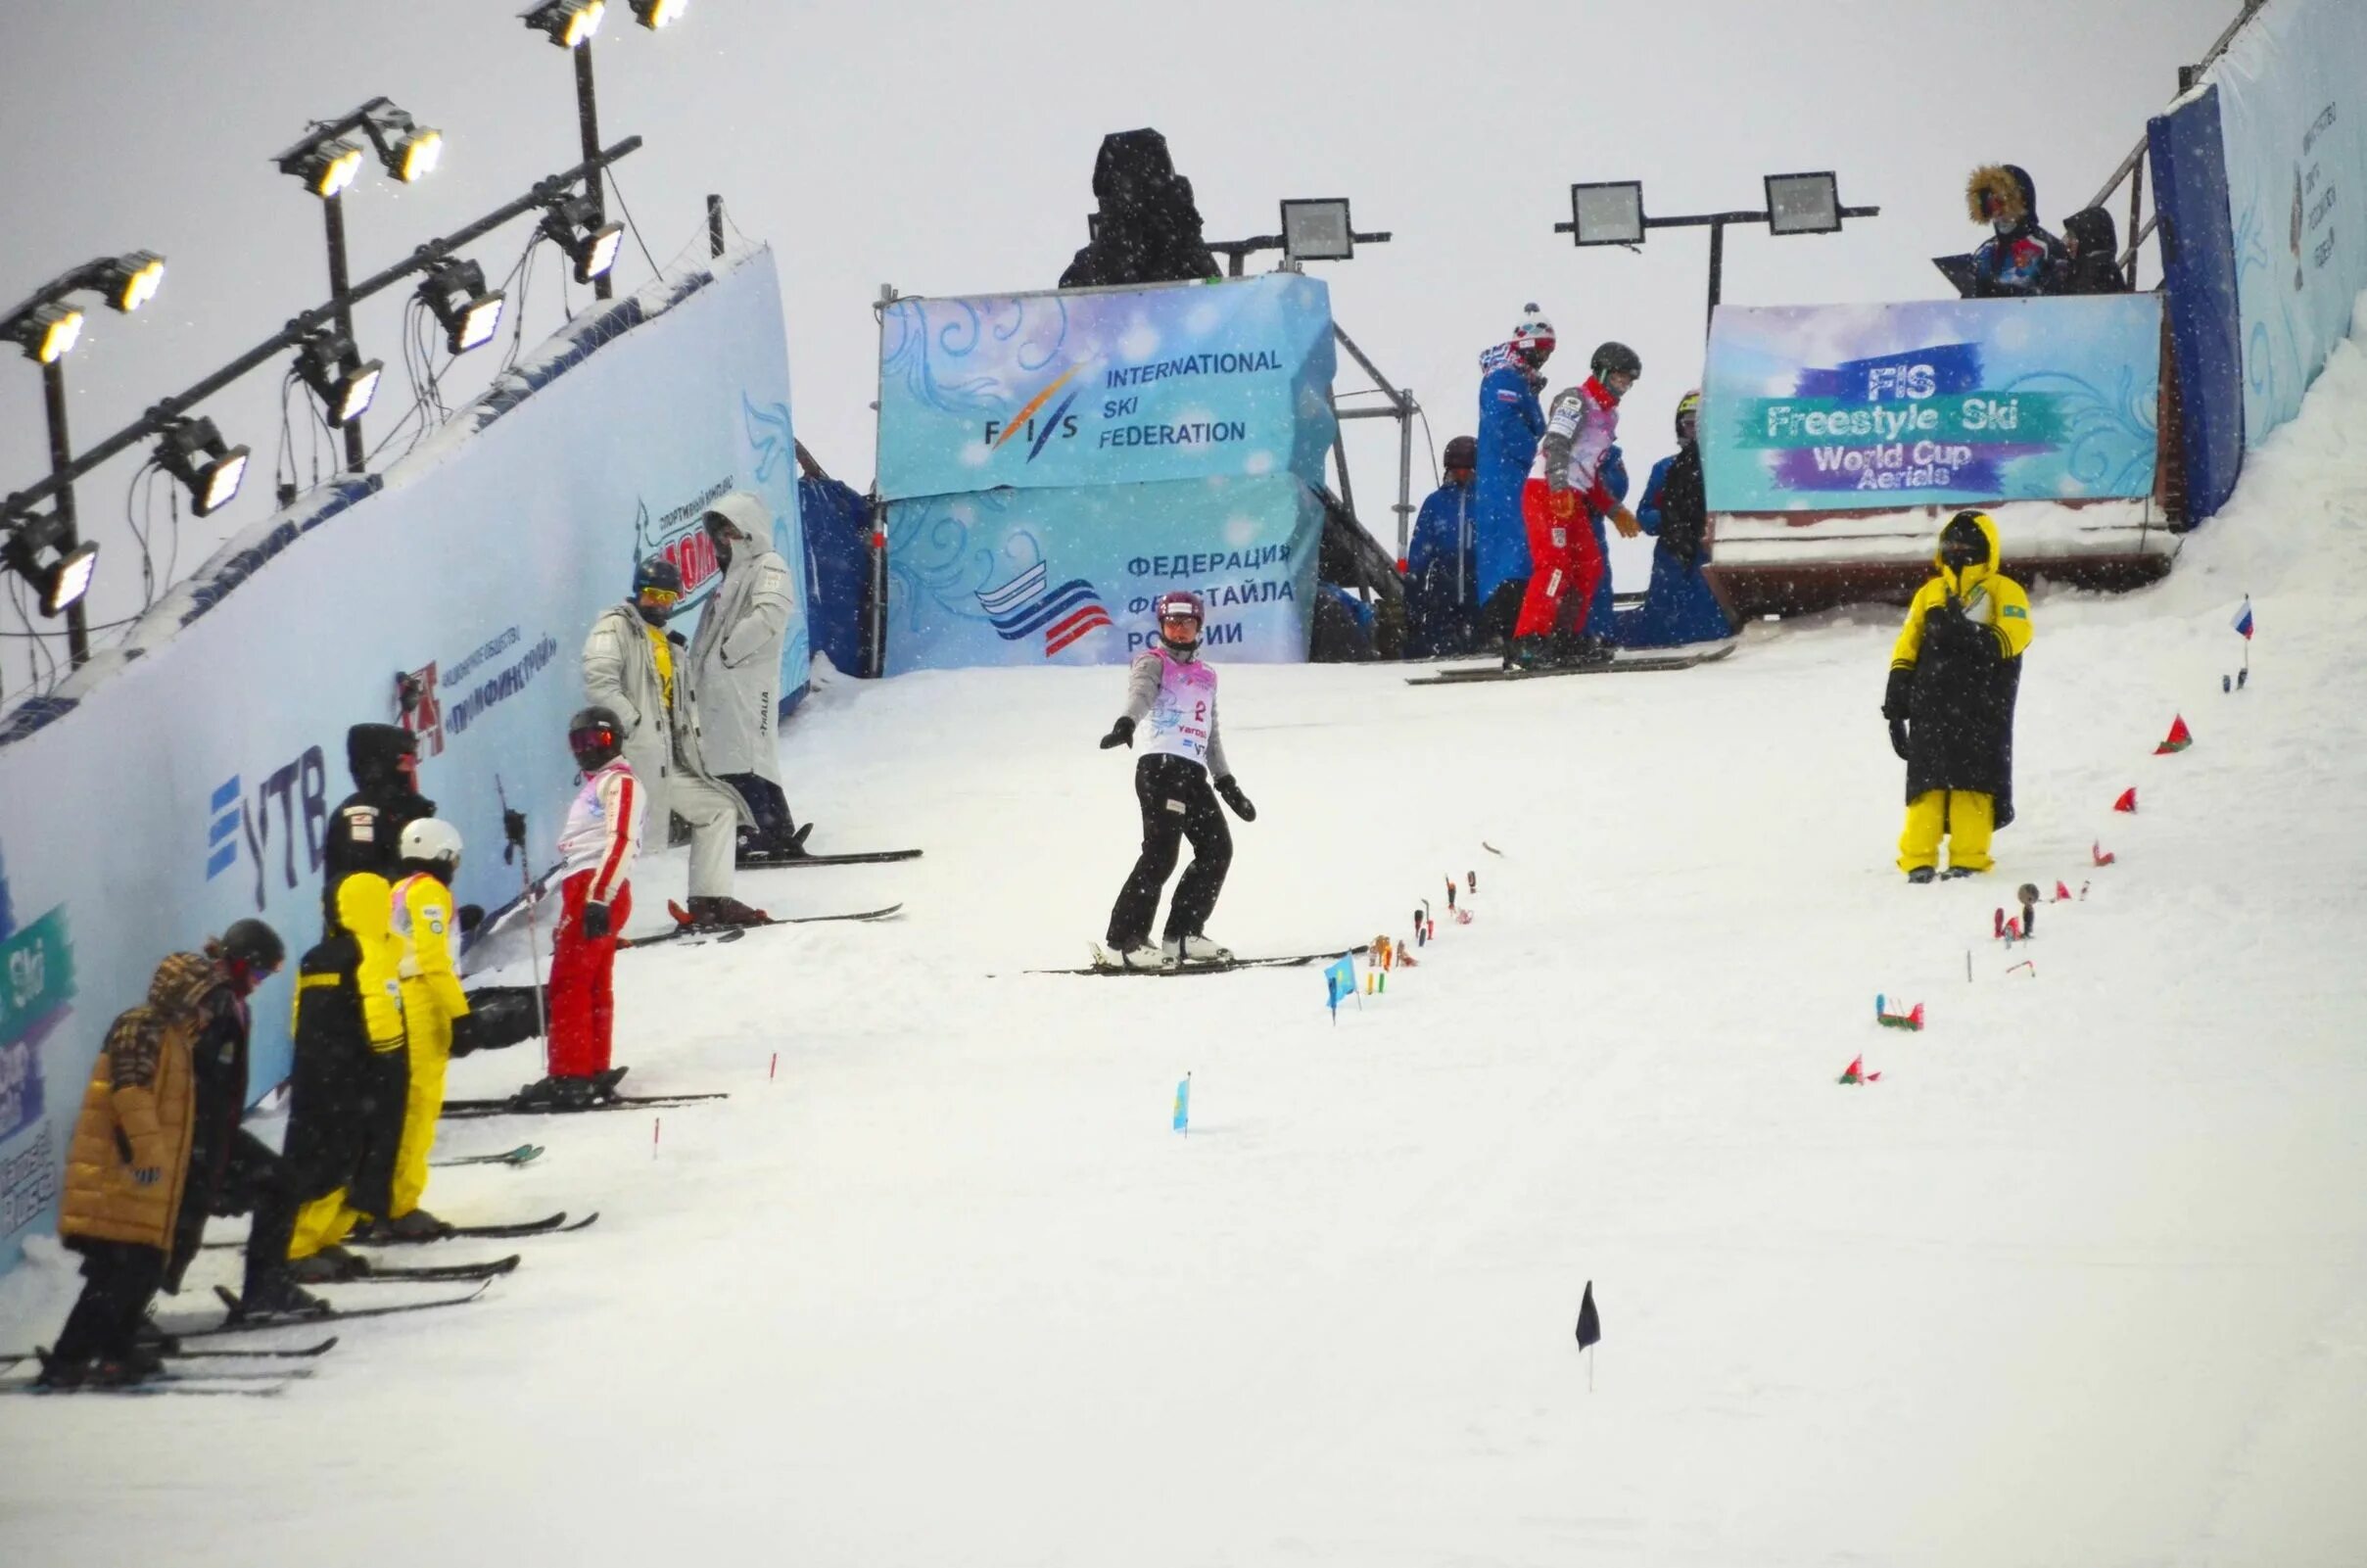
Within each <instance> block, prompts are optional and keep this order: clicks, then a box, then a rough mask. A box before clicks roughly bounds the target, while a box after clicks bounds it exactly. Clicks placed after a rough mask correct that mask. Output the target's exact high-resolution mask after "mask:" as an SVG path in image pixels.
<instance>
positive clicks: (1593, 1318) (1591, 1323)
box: [1578, 1280, 1603, 1351]
mask: <svg viewBox="0 0 2367 1568" xmlns="http://www.w3.org/2000/svg"><path fill="white" fill-rule="evenodd" d="M1602 1337H1603V1320H1602V1318H1601V1317H1600V1316H1599V1315H1598V1314H1597V1313H1596V1312H1595V1310H1594V1281H1592V1280H1587V1281H1586V1297H1585V1299H1584V1300H1582V1301H1581V1302H1580V1303H1579V1304H1578V1348H1579V1349H1580V1350H1582V1351H1583V1350H1585V1349H1586V1347H1587V1346H1589V1345H1592V1344H1593V1343H1594V1342H1595V1341H1596V1340H1599V1339H1601V1338H1602Z"/></svg>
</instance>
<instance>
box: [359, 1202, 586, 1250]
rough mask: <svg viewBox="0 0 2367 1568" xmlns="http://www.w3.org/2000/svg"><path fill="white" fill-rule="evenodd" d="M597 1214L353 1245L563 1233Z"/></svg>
mask: <svg viewBox="0 0 2367 1568" xmlns="http://www.w3.org/2000/svg"><path fill="white" fill-rule="evenodd" d="M599 1217H600V1216H599V1212H598V1211H596V1210H595V1211H593V1212H591V1213H589V1214H586V1215H585V1216H584V1217H583V1218H581V1219H579V1220H577V1221H576V1222H575V1223H574V1224H572V1225H571V1224H569V1223H567V1214H566V1212H565V1211H563V1210H562V1211H561V1212H558V1213H555V1214H545V1215H544V1216H543V1217H542V1218H541V1219H525V1220H520V1221H519V1222H517V1223H516V1224H513V1225H454V1226H453V1227H452V1228H451V1229H450V1231H449V1232H447V1233H446V1234H445V1235H442V1236H385V1237H377V1236H364V1237H357V1238H355V1242H354V1245H355V1246H356V1247H418V1246H424V1245H426V1244H427V1243H429V1242H432V1241H456V1240H458V1239H459V1238H461V1237H464V1236H484V1237H505V1236H564V1235H566V1234H568V1233H569V1232H570V1231H577V1230H582V1229H584V1228H585V1227H587V1226H589V1225H590V1224H591V1223H592V1221H593V1220H595V1219H597V1218H599Z"/></svg>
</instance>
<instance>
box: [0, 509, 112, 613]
mask: <svg viewBox="0 0 2367 1568" xmlns="http://www.w3.org/2000/svg"><path fill="white" fill-rule="evenodd" d="M69 533H70V530H69V529H68V527H67V524H66V519H65V518H63V517H61V516H59V515H58V514H57V513H56V512H54V511H52V512H47V513H44V514H42V515H40V516H37V517H26V518H24V520H23V521H22V522H20V523H19V524H18V526H17V528H16V530H15V531H14V532H13V533H11V534H10V535H9V536H8V539H7V541H6V542H5V543H4V544H0V564H4V565H6V566H7V567H8V568H9V569H10V570H11V571H14V572H15V573H16V574H17V575H18V576H20V577H22V578H24V580H25V581H26V582H27V583H30V584H31V585H32V586H33V592H34V593H35V594H37V595H38V596H39V598H40V603H41V613H42V614H43V615H51V616H55V615H63V614H64V613H65V612H66V609H67V606H69V605H71V604H75V603H78V602H80V600H81V598H82V595H83V594H87V593H89V592H90V579H91V576H92V574H94V573H95V572H96V571H97V570H98V566H99V546H96V545H88V544H84V545H76V546H72V547H71V548H68V547H67V546H66V540H67V537H68V535H69Z"/></svg>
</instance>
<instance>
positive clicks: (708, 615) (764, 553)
mask: <svg viewBox="0 0 2367 1568" xmlns="http://www.w3.org/2000/svg"><path fill="white" fill-rule="evenodd" d="M704 521H705V526H706V530H707V534H708V537H709V538H711V539H712V540H714V542H715V555H716V559H717V560H718V561H720V562H721V563H722V564H723V572H724V575H723V581H722V582H721V583H719V584H717V585H716V588H715V592H714V593H713V594H711V595H709V597H708V599H707V606H706V609H705V610H704V611H703V612H701V614H700V615H699V618H698V630H697V631H696V632H695V633H693V634H692V635H691V638H690V659H689V677H690V704H691V711H692V712H694V713H696V714H697V715H698V755H699V760H700V761H701V762H702V763H704V764H705V765H706V767H707V768H708V770H709V771H710V772H712V773H713V774H714V775H715V777H716V778H718V779H720V780H722V781H723V782H724V783H725V784H730V785H731V786H732V787H733V788H734V789H736V790H738V791H739V796H740V798H741V799H742V800H744V801H746V802H747V805H748V809H749V811H750V812H752V813H753V814H754V815H755V818H756V826H755V827H754V828H753V829H743V830H742V831H741V832H740V833H739V850H740V853H741V854H742V855H743V856H745V855H748V854H750V853H751V852H753V853H756V854H758V855H769V856H789V855H799V854H803V853H804V837H805V835H804V833H803V832H800V831H798V830H797V829H796V826H795V824H793V823H792V822H791V821H790V820H789V803H788V798H787V797H786V796H785V795H783V794H782V793H781V745H780V739H781V736H780V732H779V729H778V725H779V721H780V716H781V646H782V644H783V643H785V642H786V641H788V636H789V620H790V617H791V615H792V613H793V611H794V609H795V604H796V601H795V598H794V596H793V595H794V592H795V590H794V585H793V584H792V582H791V581H790V578H789V563H788V562H787V561H785V560H783V559H781V554H780V552H779V551H777V550H775V549H774V548H773V547H772V546H773V514H772V511H771V509H770V508H769V507H767V506H766V505H765V503H764V502H763V500H761V499H758V498H757V497H755V496H752V495H750V494H749V493H748V492H746V491H744V490H735V491H734V492H732V494H730V495H729V496H726V497H724V498H723V499H720V500H718V501H716V503H715V504H714V506H713V507H712V508H710V509H709V510H708V512H707V515H706V518H705V519H704ZM809 827H810V825H809Z"/></svg>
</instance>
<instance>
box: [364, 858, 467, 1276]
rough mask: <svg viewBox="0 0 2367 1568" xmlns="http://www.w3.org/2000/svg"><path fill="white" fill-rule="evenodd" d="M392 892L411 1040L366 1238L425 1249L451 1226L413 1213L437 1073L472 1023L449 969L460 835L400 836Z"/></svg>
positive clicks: (436, 1100) (432, 1133) (436, 1105)
mask: <svg viewBox="0 0 2367 1568" xmlns="http://www.w3.org/2000/svg"><path fill="white" fill-rule="evenodd" d="M400 854H401V858H402V863H401V865H400V866H399V867H398V868H397V869H398V870H399V871H400V872H401V873H402V876H401V878H400V879H398V880H397V881H396V883H395V886H394V901H393V909H394V929H395V934H396V935H397V936H398V937H400V938H402V970H401V974H402V1017H403V1023H404V1032H405V1033H406V1034H407V1035H408V1036H409V1039H410V1046H409V1050H410V1089H409V1092H408V1094H407V1097H406V1099H405V1101H404V1106H403V1114H402V1140H401V1141H400V1142H399V1143H398V1144H397V1145H396V1151H395V1179H394V1184H393V1188H392V1191H391V1195H390V1198H389V1203H388V1209H387V1212H386V1214H385V1216H384V1217H383V1218H381V1219H379V1220H378V1221H377V1222H376V1223H375V1224H374V1225H372V1226H371V1227H370V1234H371V1235H373V1236H379V1237H384V1238H390V1239H394V1240H400V1241H430V1240H433V1239H435V1238H436V1237H439V1236H448V1235H450V1234H451V1226H450V1225H448V1224H446V1223H445V1222H444V1221H443V1220H441V1219H438V1218H437V1217H436V1216H435V1215H434V1214H431V1213H429V1212H427V1211H426V1210H424V1209H422V1208H420V1207H419V1199H420V1197H421V1195H422V1194H424V1193H425V1192H426V1191H427V1156H428V1150H429V1149H430V1148H431V1147H433V1146H434V1144H435V1141H436V1122H437V1119H438V1118H439V1117H442V1116H443V1115H444V1073H445V1069H446V1068H447V1067H448V1066H450V1062H451V1057H452V1051H453V1045H454V1040H455V1038H457V1039H458V1042H459V1048H460V1050H461V1052H462V1053H463V1054H466V1052H467V1051H468V1049H469V1048H470V1035H471V1033H472V1031H473V1030H474V1028H475V1026H476V1021H475V1020H474V1019H473V1018H471V1017H470V1016H469V1011H468V996H467V994H466V993H465V992H463V991H462V990H461V989H460V976H459V974H457V973H456V972H455V971H454V970H453V968H452V935H453V931H454V906H453V904H452V880H453V879H454V878H456V877H458V876H459V875H460V832H459V830H458V829H456V828H454V827H453V826H452V825H451V824H450V823H449V822H446V821H444V820H443V819H442V818H439V817H429V818H425V819H423V820H421V821H419V822H414V823H412V824H410V825H409V826H408V827H406V828H404V829H403V830H402V840H401V848H400Z"/></svg>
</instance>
